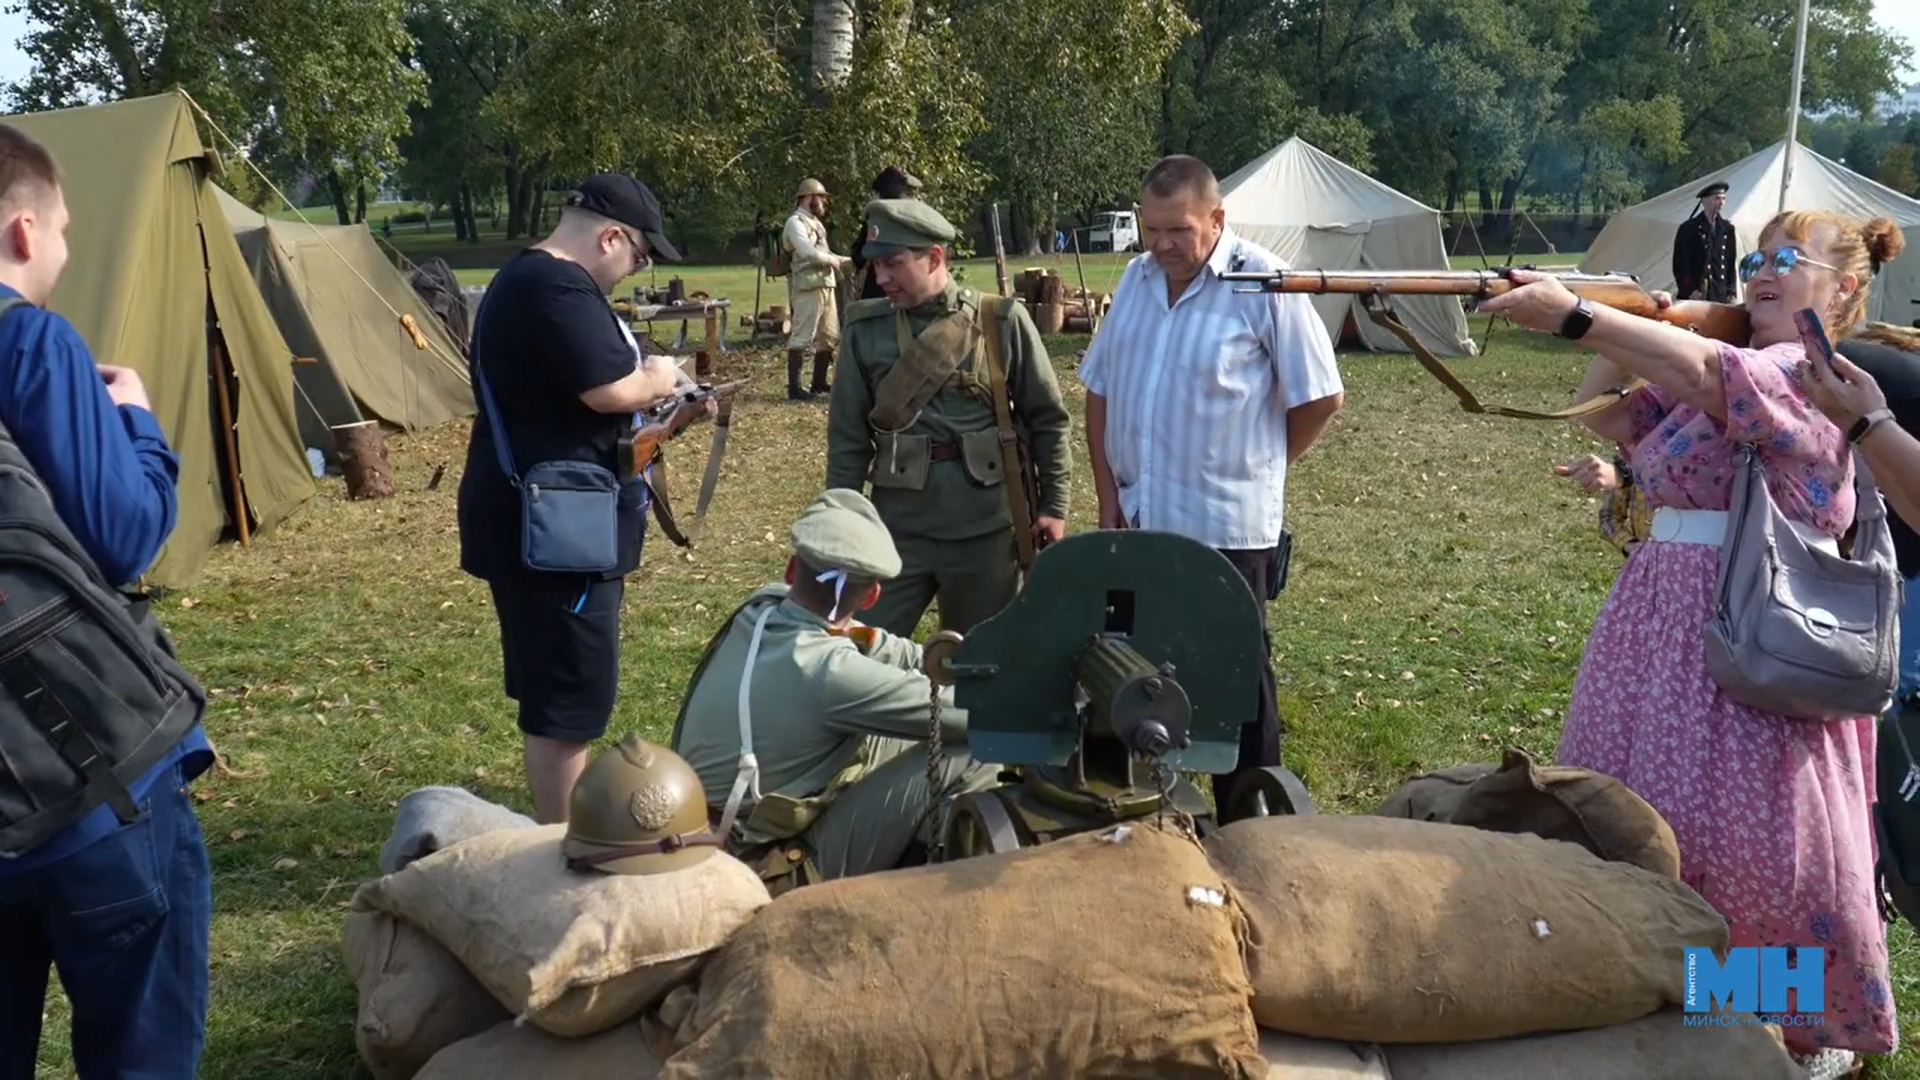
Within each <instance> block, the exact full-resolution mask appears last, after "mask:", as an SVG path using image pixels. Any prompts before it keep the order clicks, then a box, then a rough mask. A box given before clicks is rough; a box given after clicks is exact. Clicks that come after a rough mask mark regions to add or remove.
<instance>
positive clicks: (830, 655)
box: [673, 586, 998, 878]
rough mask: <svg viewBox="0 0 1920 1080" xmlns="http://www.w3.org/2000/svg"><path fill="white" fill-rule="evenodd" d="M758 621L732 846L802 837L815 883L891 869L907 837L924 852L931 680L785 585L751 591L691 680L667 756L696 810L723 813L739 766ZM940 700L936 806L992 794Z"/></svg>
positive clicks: (947, 700) (911, 647)
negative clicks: (743, 781)
mask: <svg viewBox="0 0 1920 1080" xmlns="http://www.w3.org/2000/svg"><path fill="white" fill-rule="evenodd" d="M769 609H770V610H769ZM763 614H764V615H765V616H766V621H765V624H764V625H763V626H762V627H761V631H760V643H759V649H758V651H757V652H756V653H755V659H754V665H753V672H752V676H753V677H752V682H751V684H750V686H749V691H748V698H747V711H748V719H749V720H750V722H751V730H752V741H753V751H754V755H755V756H756V757H757V758H758V760H759V764H760V793H761V798H760V801H759V804H758V805H757V806H756V807H755V808H754V809H753V812H752V813H747V812H746V811H744V810H743V811H742V818H743V820H742V822H741V824H740V826H739V827H738V835H739V837H740V840H741V841H742V842H743V843H745V844H747V845H753V844H762V843H768V842H772V841H778V840H786V839H790V838H792V837H795V836H800V837H802V838H803V840H804V843H805V844H806V846H807V847H808V849H809V851H810V852H811V854H812V855H813V858H814V861H815V865H816V867H817V869H818V870H819V872H820V874H821V875H822V876H823V877H827V878H836V877H844V876H850V875H854V874H863V873H868V872H871V871H875V870H886V869H890V868H892V867H893V866H895V865H897V864H898V863H899V862H900V859H901V857H902V855H903V854H904V853H905V851H906V849H907V847H908V845H909V844H910V843H911V842H912V841H913V840H914V839H915V838H916V836H917V837H918V838H919V839H920V840H921V842H922V843H928V844H931V843H932V842H933V839H934V837H933V836H932V831H933V829H934V827H935V826H936V825H937V823H938V822H937V816H936V815H933V814H929V813H927V810H928V807H929V798H928V781H927V760H926V740H927V734H928V727H929V722H930V719H931V690H932V684H931V683H930V681H929V680H928V679H927V677H926V676H925V675H924V674H923V673H922V672H921V670H920V664H921V652H920V646H919V645H916V644H915V643H913V642H912V641H909V640H906V639H904V638H900V637H896V636H894V635H891V634H888V633H886V632H885V631H879V630H876V631H875V632H874V634H873V640H872V643H871V645H869V646H866V647H863V646H862V645H861V644H859V643H857V642H856V641H855V640H854V639H853V638H851V637H847V636H844V635H840V634H834V633H830V632H829V626H828V623H827V620H826V619H825V618H823V617H821V616H820V615H817V614H815V613H813V612H811V611H808V610H807V609H806V608H804V607H802V606H800V605H799V604H797V603H795V602H794V601H793V600H791V599H789V598H788V596H787V589H786V587H785V586H770V587H767V588H763V589H760V590H758V591H756V592H755V593H754V594H753V595H752V596H751V597H749V598H748V600H747V602H746V604H745V605H743V606H742V607H741V608H740V610H739V611H737V612H736V613H735V614H734V616H733V618H732V619H731V620H730V621H729V622H728V624H727V626H726V627H725V628H724V630H723V631H722V634H721V635H720V637H719V638H717V639H716V644H715V646H714V647H713V648H712V651H711V652H710V653H709V655H708V656H707V658H706V659H705V660H703V661H702V664H701V667H700V669H699V670H697V671H696V672H695V673H694V679H693V683H692V685H691V686H689V687H688V689H687V696H686V700H685V704H684V705H683V706H682V709H681V716H680V721H679V723H678V724H677V725H676V727H675V730H674V734H673V749H674V751H675V752H676V753H678V754H679V755H680V756H681V757H683V758H685V759H686V761H687V763H688V764H690V765H692V766H693V768H694V771H696V772H697V773H699V775H700V783H701V785H702V786H703V787H704V788H705V789H706V794H707V801H708V804H709V805H710V806H712V807H715V808H718V807H720V806H721V805H723V804H724V803H725V802H726V799H727V796H728V793H729V792H730V791H731V790H732V788H733V785H734V780H735V778H736V776H737V775H738V770H739V766H740V756H741V724H740V709H739V697H740V684H741V679H742V677H743V675H744V674H745V673H746V668H747V651H748V649H749V647H750V646H751V644H752V638H753V630H754V625H755V624H756V623H758V622H759V621H760V619H761V616H762V615H763ZM941 695H942V698H941V716H940V726H941V740H942V747H943V749H944V751H945V760H944V762H943V765H942V767H941V770H940V777H939V782H938V788H937V790H936V791H935V792H934V801H935V802H944V801H945V800H947V799H950V798H951V797H952V796H954V795H958V794H962V793H964V792H967V791H975V790H980V789H983V788H987V787H991V786H993V785H994V782H995V778H996V776H997V773H998V769H997V768H996V767H995V766H991V765H984V764H976V763H975V762H974V761H973V760H972V759H971V758H970V757H969V756H968V754H967V747H966V735H967V715H966V713H965V712H964V711H962V710H960V709H957V708H954V707H953V693H952V688H951V687H943V688H942V690H941Z"/></svg>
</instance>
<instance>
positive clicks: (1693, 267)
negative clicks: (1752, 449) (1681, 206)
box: [1673, 180, 1740, 304]
mask: <svg viewBox="0 0 1920 1080" xmlns="http://www.w3.org/2000/svg"><path fill="white" fill-rule="evenodd" d="M1694 197H1695V198H1697V199H1699V200H1700V205H1699V207H1698V208H1697V209H1696V210H1695V211H1694V213H1693V216H1692V217H1690V218H1688V219H1687V220H1685V221H1683V222H1681V223H1680V231H1679V233H1678V234H1677V235H1675V236H1674V238H1673V282H1674V288H1673V295H1674V296H1675V297H1677V298H1679V299H1681V300H1711V301H1713V302H1714V303H1717V304H1734V303H1738V302H1739V301H1740V293H1739V290H1738V289H1737V288H1735V286H1734V283H1733V268H1734V263H1735V262H1736V261H1738V259H1739V258H1740V238H1739V236H1738V235H1736V234H1735V233H1734V230H1733V222H1731V221H1728V220H1727V219H1726V218H1724V217H1721V216H1720V211H1721V210H1722V209H1724V208H1725V207H1726V205H1727V184H1726V182H1725V181H1723V180H1715V181H1714V182H1713V183H1711V184H1708V185H1707V186H1706V187H1703V188H1701V189H1700V191H1699V193H1698V194H1697V195H1695V196H1694Z"/></svg>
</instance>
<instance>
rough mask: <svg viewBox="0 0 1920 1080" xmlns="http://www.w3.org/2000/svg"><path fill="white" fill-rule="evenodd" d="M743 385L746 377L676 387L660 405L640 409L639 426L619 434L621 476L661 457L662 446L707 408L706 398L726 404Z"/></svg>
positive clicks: (633, 473) (636, 472) (627, 477)
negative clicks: (680, 388) (716, 382)
mask: <svg viewBox="0 0 1920 1080" xmlns="http://www.w3.org/2000/svg"><path fill="white" fill-rule="evenodd" d="M746 384H747V381H746V380H745V379H739V380H736V381H734V382H730V383H721V384H719V385H717V386H715V385H712V384H706V383H703V384H700V385H697V386H692V387H688V388H686V389H683V390H676V391H674V393H673V395H672V396H671V397H669V398H667V399H666V400H664V401H662V402H660V403H659V404H657V405H654V406H651V407H649V408H646V409H642V410H641V412H640V417H641V425H640V426H639V427H637V428H635V429H633V430H632V431H629V432H627V433H626V434H624V435H622V436H620V440H619V453H618V457H617V464H618V465H619V469H618V470H616V471H617V473H618V474H619V476H620V479H622V480H630V479H632V478H633V477H635V476H638V475H640V473H641V471H642V470H644V469H645V468H646V467H647V466H648V465H651V464H653V461H654V459H655V458H657V457H659V456H660V447H661V445H662V444H663V443H665V442H666V441H667V440H668V439H671V438H673V437H674V436H676V435H678V434H680V433H681V432H682V431H685V430H686V429H687V428H688V426H690V425H691V424H692V423H693V422H694V421H695V420H697V419H699V418H700V415H701V414H702V413H703V412H705V411H706V404H707V402H708V401H709V400H714V401H718V402H720V404H721V406H722V407H725V406H726V405H727V404H728V403H730V402H731V401H732V399H733V396H734V395H735V394H737V393H739V392H740V388H741V387H743V386H745V385H746Z"/></svg>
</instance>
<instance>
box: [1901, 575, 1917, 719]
mask: <svg viewBox="0 0 1920 1080" xmlns="http://www.w3.org/2000/svg"><path fill="white" fill-rule="evenodd" d="M1916 689H1920V576H1915V577H1910V578H1908V579H1907V581H1906V600H1905V603H1904V604H1903V605H1902V606H1901V608H1900V690H1899V693H1900V696H1902V697H1905V696H1906V695H1907V694H1908V693H1910V692H1912V691H1914V690H1916Z"/></svg>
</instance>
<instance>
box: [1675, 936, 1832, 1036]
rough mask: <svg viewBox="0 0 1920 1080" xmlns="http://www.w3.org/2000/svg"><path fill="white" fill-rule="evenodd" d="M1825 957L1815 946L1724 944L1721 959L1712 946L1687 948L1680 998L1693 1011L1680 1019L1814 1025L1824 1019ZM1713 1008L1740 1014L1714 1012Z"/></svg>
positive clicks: (1686, 1007) (1795, 1025)
mask: <svg viewBox="0 0 1920 1080" xmlns="http://www.w3.org/2000/svg"><path fill="white" fill-rule="evenodd" d="M1826 959H1827V956H1826V950H1825V949H1820V948H1809V947H1795V948H1782V947H1776V946H1767V947H1761V948H1756V947H1751V946H1742V947H1739V948H1731V949H1728V950H1727V959H1726V962H1725V963H1722V962H1720V960H1719V959H1717V958H1716V957H1715V956H1714V954H1713V950H1712V949H1703V948H1688V949H1687V950H1686V974H1687V978H1686V992H1685V994H1684V995H1683V997H1682V1002H1681V1004H1682V1005H1683V1007H1684V1008H1685V1009H1686V1011H1687V1012H1688V1013H1694V1014H1698V1015H1693V1016H1688V1017H1687V1018H1686V1022H1687V1023H1688V1024H1690V1025H1702V1024H1754V1023H1759V1024H1777V1025H1780V1026H1782V1027H1819V1026H1821V1025H1822V1024H1824V1023H1826V1019H1825V1016H1824V1014H1825V1012H1826V1011H1827V967H1826ZM1789 990H1791V991H1793V998H1792V1002H1791V1004H1789V1001H1788V997H1787V992H1788V991H1789ZM1716 1008H1719V1009H1725V1010H1730V1012H1731V1013H1736V1014H1744V1015H1740V1016H1734V1015H1727V1014H1715V1013H1714V1011H1713V1010H1714V1009H1716Z"/></svg>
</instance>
